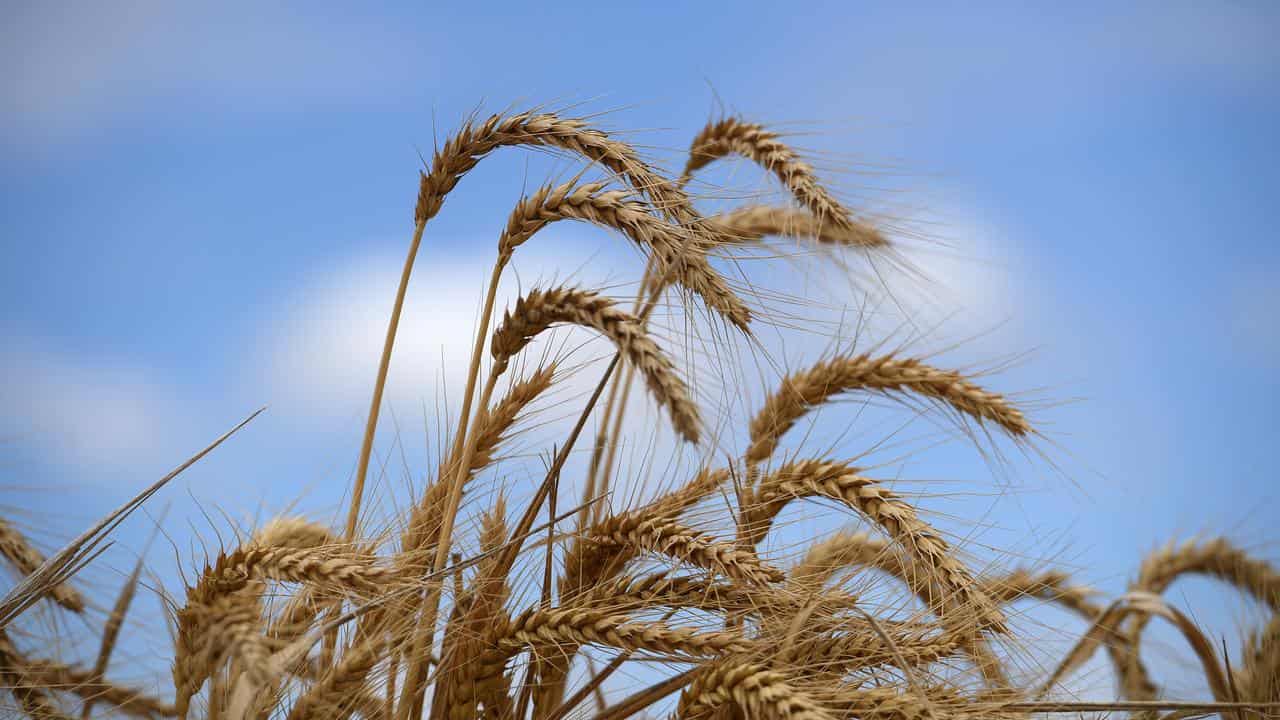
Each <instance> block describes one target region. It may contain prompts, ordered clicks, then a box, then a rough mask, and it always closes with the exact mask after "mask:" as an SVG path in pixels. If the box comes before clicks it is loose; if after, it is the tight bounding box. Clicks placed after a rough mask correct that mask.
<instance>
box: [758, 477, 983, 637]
mask: <svg viewBox="0 0 1280 720" xmlns="http://www.w3.org/2000/svg"><path fill="white" fill-rule="evenodd" d="M806 497H825V498H829V499H832V500H835V501H837V502H840V503H843V504H845V505H847V506H848V507H850V508H852V509H854V510H857V511H858V512H860V513H861V514H862V515H864V516H865V517H867V518H868V519H869V520H871V521H872V522H874V523H876V524H877V525H879V526H880V527H881V528H882V529H884V531H885V532H886V533H887V534H888V535H889V537H890V538H892V539H893V540H894V541H895V542H897V543H898V544H899V545H901V546H902V548H903V549H904V550H905V551H906V552H907V553H908V554H909V555H910V556H911V557H912V558H914V559H915V561H916V563H917V564H918V566H919V567H921V568H923V569H925V570H927V571H928V573H929V575H930V577H931V578H932V580H933V581H934V582H936V583H938V584H939V586H940V587H942V588H943V589H945V590H946V592H947V593H948V594H950V596H951V597H952V598H953V600H954V601H955V602H947V605H949V606H951V607H950V611H944V610H943V608H941V607H939V608H936V609H935V611H936V612H939V615H940V616H942V617H943V619H944V621H945V620H946V619H947V616H948V615H949V614H950V612H954V611H957V610H959V612H961V613H963V614H965V615H968V614H969V613H973V614H976V616H977V619H978V620H979V622H980V625H981V626H985V627H987V628H990V629H995V630H1003V628H1004V622H1003V618H1002V615H1001V613H1000V611H999V610H998V609H997V608H996V607H994V605H992V603H991V601H990V599H989V598H987V597H985V596H984V595H983V594H982V592H981V591H980V590H979V589H978V588H977V587H976V584H975V582H974V579H973V577H972V576H971V575H970V573H969V571H968V569H967V568H965V566H964V565H963V564H962V563H961V562H960V561H958V560H956V559H955V557H954V556H953V555H952V552H951V548H950V546H949V545H948V544H947V542H946V541H945V540H943V539H942V537H941V536H940V535H939V534H938V532H937V531H936V530H934V529H933V527H931V526H930V525H929V524H928V523H925V522H924V521H922V520H920V518H919V516H918V515H917V514H916V511H915V509H914V508H912V507H911V506H910V505H908V504H907V503H906V502H904V501H903V500H902V499H901V498H900V497H898V496H897V495H896V494H894V493H893V492H891V491H889V490H886V489H885V488H883V487H881V485H880V483H878V482H877V481H875V480H872V479H870V478H867V477H864V476H862V475H861V474H859V473H858V472H857V470H856V469H855V468H853V467H851V466H849V465H846V464H844V463H837V462H831V461H827V460H803V461H799V462H795V463H790V464H787V465H785V466H783V467H781V468H779V469H778V470H777V471H775V472H773V473H771V474H769V475H767V476H765V477H764V478H763V479H762V480H761V482H760V484H759V486H758V487H757V488H756V489H755V490H754V491H753V493H752V494H751V496H750V498H749V500H748V502H747V504H746V506H745V507H744V509H743V518H744V522H743V532H744V534H745V537H746V540H747V542H748V543H749V544H750V545H756V544H758V543H759V541H760V539H762V538H763V537H764V536H765V535H766V534H767V533H768V531H769V527H770V526H771V525H772V522H773V518H774V517H776V516H777V514H778V513H779V512H781V510H782V508H783V507H785V506H786V504H787V503H788V502H789V501H791V500H792V499H796V498H806Z"/></svg>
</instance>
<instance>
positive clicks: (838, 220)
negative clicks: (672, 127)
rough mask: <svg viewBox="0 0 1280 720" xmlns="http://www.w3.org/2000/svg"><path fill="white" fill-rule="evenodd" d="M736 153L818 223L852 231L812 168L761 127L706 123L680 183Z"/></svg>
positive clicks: (845, 215) (847, 218)
mask: <svg viewBox="0 0 1280 720" xmlns="http://www.w3.org/2000/svg"><path fill="white" fill-rule="evenodd" d="M732 154H737V155H741V156H742V157H745V158H747V159H749V160H751V161H752V162H754V163H756V164H757V165H760V166H761V167H763V168H765V169H766V170H768V171H769V172H772V173H773V174H774V175H776V176H777V177H778V180H780V181H781V182H782V184H783V185H784V186H785V187H786V188H787V190H789V191H790V192H791V195H792V196H793V197H795V199H796V200H797V201H798V202H799V203H800V204H801V205H803V206H805V207H806V208H807V209H808V210H809V212H810V213H812V214H813V215H814V217H816V218H817V219H818V220H819V221H822V222H829V223H831V224H832V225H834V226H836V227H839V228H843V229H846V230H851V229H852V228H853V221H852V217H853V214H852V213H851V212H850V211H849V210H848V208H846V207H845V206H844V205H842V204H841V203H840V202H839V201H838V200H836V199H835V198H834V197H832V195H831V193H829V192H828V191H827V189H826V188H825V187H823V186H822V184H821V183H820V182H818V179H817V177H815V176H814V174H813V168H812V167H810V166H809V165H808V163H805V162H803V161H801V160H800V157H799V156H798V155H797V154H796V152H795V151H794V150H792V149H791V148H789V147H787V145H786V144H785V143H783V142H782V141H781V140H779V139H778V136H777V135H776V134H774V133H772V132H770V131H769V130H767V129H765V128H764V126H762V125H757V124H755V123H748V122H743V121H742V120H740V119H738V118H732V117H731V118H725V119H724V120H721V121H719V122H713V123H709V124H708V125H707V126H706V127H705V128H703V129H702V132H700V133H698V135H697V136H696V137H695V138H694V139H693V142H692V143H691V144H690V146H689V160H688V162H687V163H686V164H685V167H684V172H683V173H682V174H681V177H680V184H682V185H683V184H684V183H685V182H687V181H688V178H689V177H690V176H691V175H692V174H693V173H694V172H696V171H697V170H699V169H700V168H702V167H705V166H706V165H708V164H710V163H712V162H714V161H715V160H718V159H720V158H722V157H725V156H726V155H732Z"/></svg>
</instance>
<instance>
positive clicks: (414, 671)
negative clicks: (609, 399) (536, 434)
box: [397, 255, 506, 720]
mask: <svg viewBox="0 0 1280 720" xmlns="http://www.w3.org/2000/svg"><path fill="white" fill-rule="evenodd" d="M504 267H506V258H505V257H504V256H502V255H499V257H498V260H497V261H496V262H495V263H494V265H493V273H492V274H491V276H490V277H489V289H488V292H487V293H486V295H485V300H484V309H483V310H482V311H481V314H480V328H479V330H478V331H477V332H476V341H475V346H474V347H473V348H472V351H471V367H470V370H469V371H468V373H467V387H466V390H464V391H463V396H462V397H463V400H462V411H461V412H460V413H459V416H458V429H457V431H456V432H455V433H454V439H453V450H452V451H451V452H450V455H449V457H451V458H459V457H460V461H459V462H458V464H457V465H456V466H455V467H454V468H453V474H452V475H451V476H450V478H449V483H450V485H449V497H448V499H447V500H446V504H445V511H444V514H443V515H442V516H441V525H440V531H439V533H437V536H436V555H435V559H434V560H433V561H432V564H431V570H432V572H433V573H438V572H439V571H440V569H441V568H443V567H444V565H445V563H446V562H447V561H448V558H449V548H450V546H451V544H452V539H453V526H454V522H455V518H456V517H457V514H458V506H459V505H460V504H461V502H462V486H463V484H464V483H463V481H464V480H465V478H466V476H467V470H468V468H470V466H471V459H472V458H473V457H474V456H475V452H476V438H475V437H471V438H468V437H467V428H468V426H469V422H468V421H469V420H471V402H472V398H473V396H474V395H475V388H476V378H477V376H478V375H479V373H480V358H481V356H482V354H483V353H484V344H485V340H486V339H487V338H488V336H489V323H490V320H491V319H492V315H493V305H494V300H495V298H496V297H497V295H498V282H499V280H501V278H502V270H503V268H504ZM495 370H496V369H495ZM498 377H499V373H498V372H496V371H495V372H491V373H489V380H488V382H486V383H485V387H484V391H483V392H482V393H481V398H480V404H479V408H478V409H477V411H476V412H477V415H478V414H479V413H482V412H484V410H485V409H486V408H488V406H489V399H490V398H491V397H492V396H493V389H494V387H495V386H496V385H497V382H498ZM446 467H449V465H448V464H446ZM440 590H441V583H440V582H433V583H431V584H430V585H429V586H428V588H427V597H426V601H425V606H424V608H423V613H424V616H423V619H422V622H420V623H419V625H418V629H417V631H416V633H415V637H414V639H413V644H412V646H411V650H410V653H409V661H410V665H409V673H408V675H407V676H406V679H405V684H404V689H403V690H402V691H401V697H400V710H399V712H398V713H397V717H398V718H400V720H405V719H406V718H408V717H409V715H410V714H411V712H412V713H413V714H420V713H421V712H422V706H423V703H424V702H425V700H426V664H425V662H423V659H422V658H423V657H424V656H425V655H426V653H427V651H428V650H430V648H431V646H432V645H434V644H435V624H436V620H437V619H438V617H439V612H440Z"/></svg>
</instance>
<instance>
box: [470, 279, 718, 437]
mask: <svg viewBox="0 0 1280 720" xmlns="http://www.w3.org/2000/svg"><path fill="white" fill-rule="evenodd" d="M557 323H571V324H574V325H581V326H583V327H589V328H592V329H594V330H596V331H597V332H599V333H601V334H602V335H604V336H605V337H607V338H609V339H610V340H612V341H613V343H614V345H615V346H616V347H617V349H618V352H620V353H622V354H623V355H624V356H625V357H626V358H627V361H628V362H630V363H631V364H632V365H633V366H634V367H635V368H636V369H638V370H639V371H640V373H641V374H642V375H643V376H644V378H645V383H646V385H647V386H648V388H649V392H651V393H652V394H653V396H654V399H655V400H657V401H658V404H659V405H662V406H664V407H665V408H666V409H667V412H668V414H669V415H670V416H671V424H672V425H673V426H674V427H675V429H676V431H677V432H678V433H679V434H680V435H681V437H683V438H684V439H685V440H687V441H689V442H694V443H696V442H697V441H698V427H699V423H700V421H699V419H698V409H697V406H695V405H694V403H693V400H692V398H691V397H690V396H689V390H688V388H687V387H686V386H685V384H684V381H683V380H681V379H680V377H679V376H678V375H677V374H676V372H675V368H674V366H672V364H671V360H669V359H668V358H667V356H666V354H665V353H663V352H662V349H661V348H660V347H658V344H657V343H655V342H654V341H653V339H652V338H650V337H649V334H648V332H647V331H646V330H645V328H644V325H643V323H641V322H640V320H639V319H638V318H636V316H634V315H632V314H631V313H628V312H626V311H625V310H621V309H619V308H617V307H615V306H614V304H613V302H612V301H611V300H608V299H606V298H603V297H601V296H599V295H597V294H595V293H593V292H588V291H585V290H579V289H576V288H569V287H556V288H551V289H549V290H541V289H534V290H531V291H530V292H529V293H528V294H526V295H525V296H523V297H521V298H520V299H519V300H517V301H516V305H515V307H514V308H512V309H511V310H509V311H507V312H506V314H505V315H504V316H503V319H502V324H501V325H500V326H498V329H497V330H495V331H494V333H493V340H492V342H491V344H490V352H491V354H492V355H493V360H494V372H495V374H496V373H500V372H501V371H502V369H503V368H505V367H506V365H507V363H509V362H510V360H511V358H512V357H513V356H515V355H516V354H517V353H519V352H520V351H521V350H522V349H523V348H524V347H525V345H527V344H528V343H529V341H530V340H532V339H533V338H534V336H536V335H538V334H539V333H541V332H542V331H544V330H546V329H547V328H549V327H551V326H552V325H554V324H557Z"/></svg>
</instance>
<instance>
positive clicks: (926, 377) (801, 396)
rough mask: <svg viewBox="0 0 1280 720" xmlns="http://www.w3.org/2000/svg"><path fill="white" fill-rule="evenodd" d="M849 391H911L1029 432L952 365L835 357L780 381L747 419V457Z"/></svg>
mask: <svg viewBox="0 0 1280 720" xmlns="http://www.w3.org/2000/svg"><path fill="white" fill-rule="evenodd" d="M851 390H873V391H879V392H886V393H887V392H910V393H914V394H917V395H921V396H923V397H926V398H930V399H933V400H937V401H940V402H943V403H946V404H947V405H949V406H950V407H952V408H954V409H955V410H956V411H958V412H961V413H963V414H965V415H967V416H969V417H971V418H973V419H974V420H977V421H978V422H984V421H989V422H993V423H995V424H997V425H999V426H1000V427H1001V428H1003V429H1004V430H1005V432H1007V433H1009V435H1011V436H1013V437H1015V438H1020V437H1025V436H1026V435H1027V434H1029V433H1030V432H1032V429H1031V426H1030V424H1028V423H1027V420H1026V418H1024V417H1023V415H1022V412H1021V411H1020V410H1018V409H1017V408H1015V407H1013V406H1012V405H1010V404H1009V402H1008V401H1007V400H1006V399H1005V398H1004V397H1003V396H1002V395H999V394H997V393H992V392H988V391H986V390H983V389H982V388H980V387H978V386H977V385H975V384H973V383H972V382H970V381H968V380H966V379H965V378H964V376H963V375H961V374H960V373H958V372H955V371H953V370H941V369H938V368H935V367H931V366H929V365H926V364H924V363H922V362H920V361H919V360H916V359H914V358H898V357H895V356H894V355H884V356H881V357H871V356H870V355H866V354H863V355H858V356H856V357H837V358H832V359H830V360H826V361H823V362H820V363H817V364H816V365H814V366H813V367H811V368H809V369H808V370H805V371H803V372H799V373H793V374H792V375H790V376H788V377H787V378H786V379H784V380H783V382H782V386H781V387H779V388H778V390H777V391H776V392H774V393H773V394H772V395H770V396H769V398H768V400H766V401H765V404H764V407H762V408H761V409H760V411H759V412H758V413H756V416H755V418H754V419H753V420H752V421H751V445H750V446H749V448H748V449H747V452H746V459H747V461H748V462H752V463H760V462H764V461H765V460H767V459H768V458H769V456H770V455H772V454H773V452H774V450H776V449H777V447H778V441H779V440H780V439H781V438H782V436H783V435H784V434H785V433H786V432H787V430H789V429H791V427H792V426H793V425H795V423H796V421H797V420H799V419H800V418H801V417H803V416H804V414H805V413H807V412H808V411H809V410H810V409H811V408H813V407H814V406H817V405H820V404H822V403H824V402H827V401H828V400H829V399H831V398H832V397H833V396H835V395H839V394H841V393H844V392H849V391H851Z"/></svg>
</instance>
